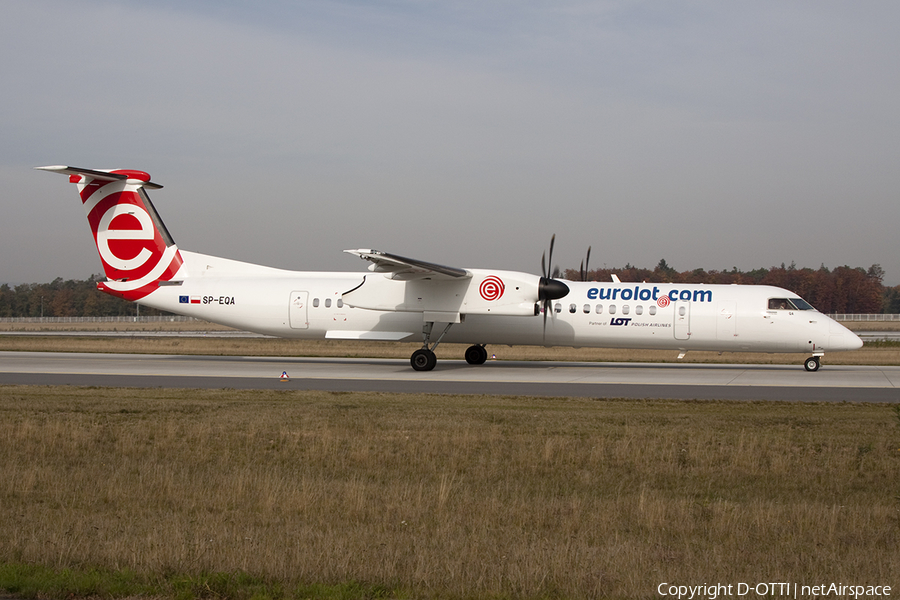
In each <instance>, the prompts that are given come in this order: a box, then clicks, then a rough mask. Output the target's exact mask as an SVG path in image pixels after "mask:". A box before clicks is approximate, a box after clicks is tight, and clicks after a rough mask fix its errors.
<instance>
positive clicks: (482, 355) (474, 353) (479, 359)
mask: <svg viewBox="0 0 900 600" xmlns="http://www.w3.org/2000/svg"><path fill="white" fill-rule="evenodd" d="M466 362H467V363H469V364H470V365H483V364H484V363H485V362H487V350H485V349H484V346H482V345H481V344H475V345H474V346H469V347H468V348H466Z"/></svg>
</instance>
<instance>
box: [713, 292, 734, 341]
mask: <svg viewBox="0 0 900 600" xmlns="http://www.w3.org/2000/svg"><path fill="white" fill-rule="evenodd" d="M736 336H737V311H736V310H735V303H734V302H731V301H729V302H719V312H718V314H717V317H716V339H718V340H722V341H723V342H730V341H734V338H735V337H736Z"/></svg>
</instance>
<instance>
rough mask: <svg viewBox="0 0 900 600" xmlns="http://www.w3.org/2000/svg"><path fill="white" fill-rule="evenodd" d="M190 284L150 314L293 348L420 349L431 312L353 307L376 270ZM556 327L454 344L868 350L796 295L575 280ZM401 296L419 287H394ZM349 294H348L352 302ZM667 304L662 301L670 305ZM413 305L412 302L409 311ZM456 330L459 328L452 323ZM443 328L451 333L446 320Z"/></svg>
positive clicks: (465, 329)
mask: <svg viewBox="0 0 900 600" xmlns="http://www.w3.org/2000/svg"><path fill="white" fill-rule="evenodd" d="M182 254H183V255H184V257H185V262H186V263H190V264H192V265H193V268H192V269H191V273H190V276H189V277H184V278H183V280H181V281H180V282H178V283H175V284H172V285H162V286H161V287H160V288H159V289H158V290H156V291H154V292H153V293H151V294H150V295H148V296H147V297H145V298H143V299H142V300H140V303H141V304H145V305H148V306H152V307H154V308H159V309H162V310H166V311H171V312H174V313H177V314H182V315H188V316H194V317H198V318H201V319H206V320H208V321H212V322H215V323H221V324H224V325H228V326H231V327H235V328H238V329H243V330H248V331H254V332H257V333H262V334H268V335H273V336H278V337H286V338H304V339H367V340H381V341H407V342H419V341H421V340H422V339H423V333H422V332H423V326H424V325H425V323H426V321H427V320H428V319H426V316H425V315H427V314H428V313H424V312H422V311H415V310H414V309H412V308H410V306H408V305H404V306H403V307H402V308H401V309H397V310H388V309H385V310H369V309H365V308H359V307H352V306H350V304H349V303H348V302H345V301H344V299H343V296H344V294H345V293H346V292H349V291H350V290H354V289H356V288H358V287H359V286H360V285H361V284H362V283H363V281H364V279H365V278H372V277H379V278H380V277H389V275H384V274H379V273H376V274H372V273H369V272H360V273H352V272H349V273H347V272H344V273H328V272H303V271H286V270H280V269H273V268H269V267H261V266H257V265H250V264H247V263H240V262H237V261H230V260H227V259H221V258H216V257H209V256H206V255H201V254H196V253H191V252H185V251H182ZM565 284H566V285H567V286H568V287H569V294H568V295H567V296H565V297H563V298H560V299H558V300H554V301H553V302H552V310H551V312H550V314H549V315H547V318H546V328H545V326H544V317H543V315H540V314H539V315H534V316H502V315H483V314H465V313H463V314H461V315H460V316H459V322H457V323H455V324H453V325H452V326H451V327H450V329H449V331H448V332H447V334H446V336H444V338H443V341H445V342H459V343H467V344H509V345H519V344H525V345H545V346H575V347H610V348H660V349H672V350H679V351H688V350H712V351H733V352H741V351H744V352H747V351H753V352H804V353H810V354H813V355H820V354H822V353H824V352H826V351H837V350H852V349H856V348H859V347H860V346H861V342H860V340H859V338H858V337H857V336H856V335H854V334H853V333H852V332H850V331H849V330H847V329H846V328H845V327H843V326H842V325H840V324H839V323H837V322H835V321H834V320H832V319H830V318H829V317H827V316H825V315H823V314H822V313H820V312H818V311H816V310H772V309H770V308H769V306H770V305H769V299H771V298H796V294H793V293H792V292H789V291H787V290H784V289H781V288H777V287H770V286H743V285H742V286H737V285H686V284H664V283H599V282H574V281H565ZM389 285H390V286H402V287H398V288H396V289H397V290H399V291H400V293H399V294H398V297H403V296H409V295H410V294H409V293H406V294H404V292H405V291H408V290H412V289H413V286H414V285H415V284H414V283H413V282H407V281H393V280H392V281H390V284H389ZM349 297H350V296H349V295H348V298H349ZM661 299H663V300H661ZM407 304H408V303H407ZM450 322H452V321H450ZM434 327H435V330H437V329H438V328H441V329H442V328H443V325H441V323H440V322H438V321H435V325H434Z"/></svg>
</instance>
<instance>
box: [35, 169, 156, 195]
mask: <svg viewBox="0 0 900 600" xmlns="http://www.w3.org/2000/svg"><path fill="white" fill-rule="evenodd" d="M35 169H38V170H39V171H50V172H51V173H59V174H60V175H81V176H84V177H89V178H91V179H98V180H100V181H126V180H128V179H135V180H138V181H142V182H143V186H144V187H145V188H149V189H151V190H158V189H162V186H161V185H159V184H158V183H153V182H152V181H150V176H149V175H147V174H146V173H144V172H143V171H126V170H123V169H113V170H110V171H96V170H94V169H82V168H81V167H67V166H65V165H51V166H49V167H35Z"/></svg>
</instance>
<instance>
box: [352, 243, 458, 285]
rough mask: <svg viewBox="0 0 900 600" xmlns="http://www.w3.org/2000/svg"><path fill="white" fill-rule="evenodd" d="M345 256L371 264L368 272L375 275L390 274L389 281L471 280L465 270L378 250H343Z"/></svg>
mask: <svg viewBox="0 0 900 600" xmlns="http://www.w3.org/2000/svg"><path fill="white" fill-rule="evenodd" d="M344 252H346V253H347V254H355V255H356V256H358V257H360V258H362V259H364V260H367V261H369V262H371V263H372V264H371V265H369V270H370V271H374V272H375V273H391V274H392V275H391V279H402V280H412V279H450V280H453V279H463V278H471V277H472V274H471V273H470V272H468V271H466V270H465V269H458V268H456V267H445V266H444V265H436V264H434V263H430V262H425V261H424V260H417V259H415V258H406V257H405V256H397V255H396V254H388V253H387V252H380V251H378V250H362V249H360V250H344Z"/></svg>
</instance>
